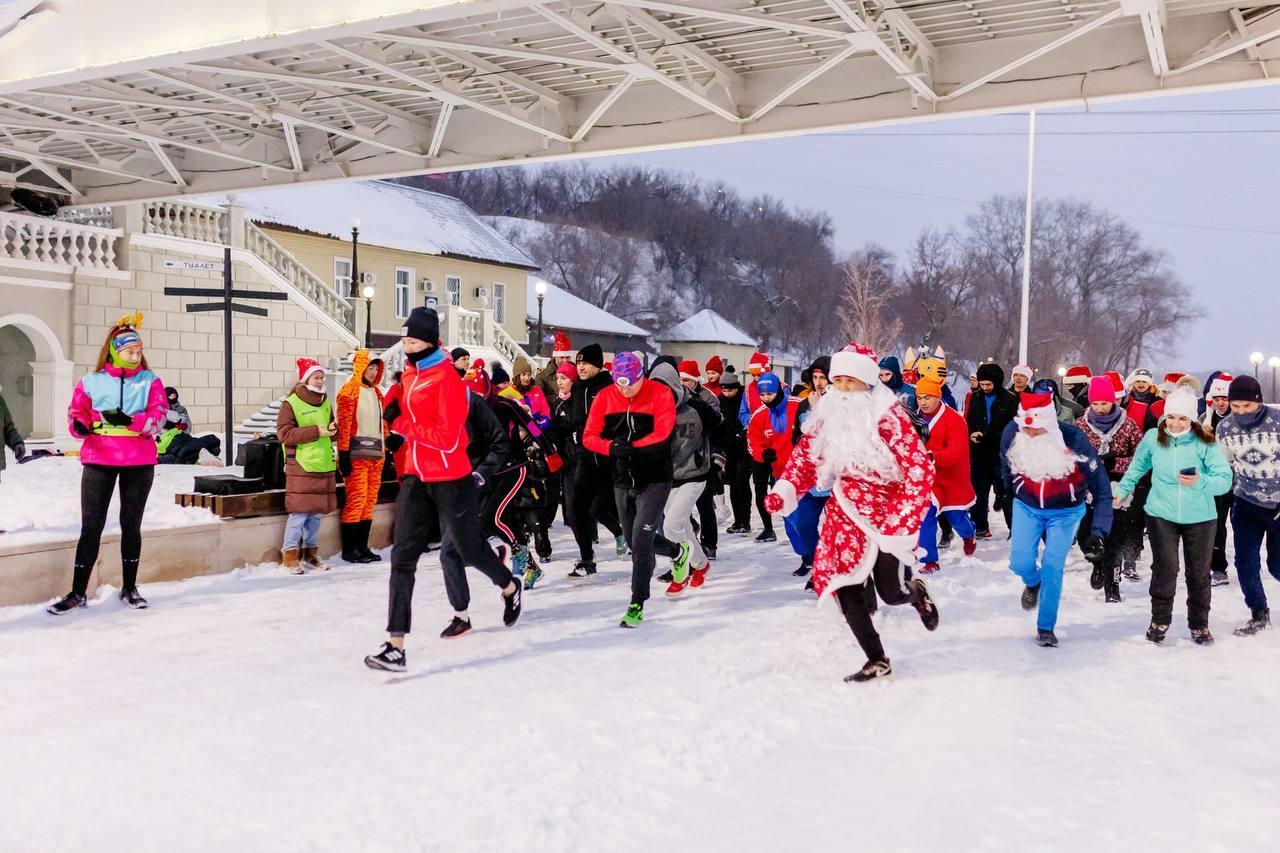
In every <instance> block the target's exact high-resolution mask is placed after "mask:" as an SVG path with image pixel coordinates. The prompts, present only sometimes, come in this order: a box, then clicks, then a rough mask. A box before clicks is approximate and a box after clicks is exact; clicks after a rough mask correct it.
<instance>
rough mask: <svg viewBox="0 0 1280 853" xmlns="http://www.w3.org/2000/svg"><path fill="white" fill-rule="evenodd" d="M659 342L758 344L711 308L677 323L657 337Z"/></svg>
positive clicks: (747, 345)
mask: <svg viewBox="0 0 1280 853" xmlns="http://www.w3.org/2000/svg"><path fill="white" fill-rule="evenodd" d="M657 339H658V340H659V341H683V342H685V343H711V344H734V345H736V346H744V347H754V346H756V342H755V341H754V340H752V339H751V337H750V336H749V335H747V333H746V332H744V331H742V330H741V329H739V328H738V327H737V326H735V325H733V324H732V323H730V322H729V321H728V320H726V319H725V318H723V317H721V316H720V315H719V314H717V313H716V312H714V311H712V310H711V309H710V308H703V309H702V310H701V311H699V312H698V313H697V314H694V315H693V316H692V317H690V318H689V319H688V320H685V321H684V322H681V323H677V324H676V325H674V326H672V327H671V328H670V329H667V331H665V332H663V333H662V334H660V335H658V336H657Z"/></svg>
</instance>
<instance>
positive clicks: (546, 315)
mask: <svg viewBox="0 0 1280 853" xmlns="http://www.w3.org/2000/svg"><path fill="white" fill-rule="evenodd" d="M539 281H542V279H540V278H537V277H536V276H530V277H529V286H528V287H527V288H525V303H526V304H525V308H526V311H527V313H528V315H529V320H530V321H531V322H535V323H536V322H537V320H538V294H537V293H535V292H534V286H535V285H536V284H537V283H538V282H539ZM542 322H543V324H544V325H547V326H554V327H555V328H557V329H570V330H581V331H583V332H608V333H609V334H613V335H635V336H637V337H641V338H647V337H649V333H648V332H646V331H645V330H644V329H642V328H640V327H639V326H636V325H633V324H631V323H628V322H627V321H626V320H623V319H622V318H621V317H615V316H613V315H612V314H610V313H609V312H608V311H606V310H604V309H603V308H597V307H596V306H595V305H592V304H591V303H590V302H588V301H587V300H585V299H580V298H578V297H577V296H574V295H573V294H572V293H570V292H569V291H567V290H565V289H564V288H561V287H556V286H555V285H554V284H552V283H551V282H547V295H546V296H545V297H544V298H543V301H542Z"/></svg>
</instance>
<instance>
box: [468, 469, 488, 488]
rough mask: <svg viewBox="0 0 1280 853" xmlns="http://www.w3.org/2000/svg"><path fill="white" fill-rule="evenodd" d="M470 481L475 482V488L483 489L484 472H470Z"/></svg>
mask: <svg viewBox="0 0 1280 853" xmlns="http://www.w3.org/2000/svg"><path fill="white" fill-rule="evenodd" d="M471 481H472V482H473V483H475V484H476V488H477V489H483V488H484V484H485V479H484V474H481V473H480V472H479V471H472V472H471Z"/></svg>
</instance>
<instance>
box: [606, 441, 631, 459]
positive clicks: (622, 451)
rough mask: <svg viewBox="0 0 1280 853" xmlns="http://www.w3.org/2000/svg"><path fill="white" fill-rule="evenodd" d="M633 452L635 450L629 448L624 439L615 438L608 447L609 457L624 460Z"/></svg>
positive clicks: (628, 442) (628, 443)
mask: <svg viewBox="0 0 1280 853" xmlns="http://www.w3.org/2000/svg"><path fill="white" fill-rule="evenodd" d="M634 452H635V448H634V447H632V446H631V442H630V441H628V440H627V439H625V438H615V439H614V440H613V443H612V444H610V445H609V455H610V456H617V457H620V458H625V457H627V456H630V455H631V454H632V453H634Z"/></svg>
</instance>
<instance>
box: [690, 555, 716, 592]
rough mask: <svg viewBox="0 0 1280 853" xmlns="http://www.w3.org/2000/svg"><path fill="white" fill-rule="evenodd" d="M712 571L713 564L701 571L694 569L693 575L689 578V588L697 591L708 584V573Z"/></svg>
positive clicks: (707, 565)
mask: <svg viewBox="0 0 1280 853" xmlns="http://www.w3.org/2000/svg"><path fill="white" fill-rule="evenodd" d="M709 571H711V563H710V562H708V563H707V564H706V565H705V566H703V567H702V568H700V569H694V570H693V575H692V576H691V577H690V578H689V586H691V587H693V588H694V589H697V588H698V587H700V586H702V585H703V584H704V583H706V582H707V572H709Z"/></svg>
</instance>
